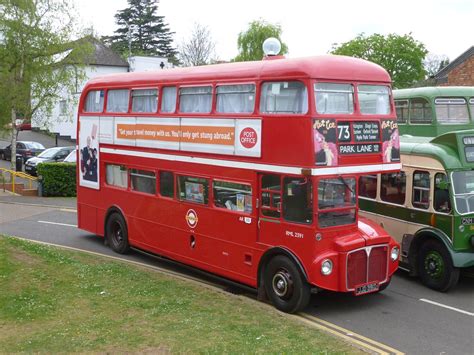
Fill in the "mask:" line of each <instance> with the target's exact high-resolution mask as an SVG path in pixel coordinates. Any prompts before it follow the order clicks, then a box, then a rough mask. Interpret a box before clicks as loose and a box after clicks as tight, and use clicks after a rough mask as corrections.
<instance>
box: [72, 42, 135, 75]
mask: <svg viewBox="0 0 474 355" xmlns="http://www.w3.org/2000/svg"><path fill="white" fill-rule="evenodd" d="M77 42H87V43H89V44H90V45H92V51H91V53H90V54H89V55H88V56H87V58H86V64H87V65H102V66H110V67H126V68H128V67H129V64H128V62H127V61H126V60H125V59H123V58H122V57H120V55H119V54H117V53H116V52H114V51H113V50H112V49H111V48H109V47H107V46H106V45H105V44H104V43H102V42H101V41H99V40H98V39H96V38H94V37H91V36H87V37H83V38H81V39H79V40H77ZM68 57H70V55H68V56H67V57H66V61H67V59H68ZM72 61H74V59H72Z"/></svg>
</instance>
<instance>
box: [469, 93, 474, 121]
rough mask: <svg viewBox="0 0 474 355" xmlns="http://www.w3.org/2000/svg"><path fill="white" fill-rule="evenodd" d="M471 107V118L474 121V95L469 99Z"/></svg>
mask: <svg viewBox="0 0 474 355" xmlns="http://www.w3.org/2000/svg"><path fill="white" fill-rule="evenodd" d="M469 107H470V108H471V120H472V121H474V97H471V98H470V99H469Z"/></svg>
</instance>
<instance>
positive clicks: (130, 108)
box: [129, 86, 161, 116]
mask: <svg viewBox="0 0 474 355" xmlns="http://www.w3.org/2000/svg"><path fill="white" fill-rule="evenodd" d="M136 90H156V111H153V112H135V111H133V92H134V91H136ZM160 98H161V90H160V88H159V87H158V86H144V87H132V88H130V105H129V106H130V107H129V113H130V114H132V115H138V116H146V115H156V114H158V113H159V110H160Z"/></svg>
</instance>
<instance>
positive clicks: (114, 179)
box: [105, 164, 128, 189]
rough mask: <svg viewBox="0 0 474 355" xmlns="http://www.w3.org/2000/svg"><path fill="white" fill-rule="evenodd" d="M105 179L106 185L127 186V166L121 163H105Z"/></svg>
mask: <svg viewBox="0 0 474 355" xmlns="http://www.w3.org/2000/svg"><path fill="white" fill-rule="evenodd" d="M105 181H106V183H107V185H111V186H117V187H122V188H125V189H126V188H127V187H128V173H127V168H126V167H125V166H123V165H113V164H106V165H105Z"/></svg>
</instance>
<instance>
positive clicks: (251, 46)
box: [234, 20, 288, 62]
mask: <svg viewBox="0 0 474 355" xmlns="http://www.w3.org/2000/svg"><path fill="white" fill-rule="evenodd" d="M281 32H282V30H281V27H280V25H272V24H270V23H267V22H265V21H264V20H257V21H253V22H251V23H250V24H249V28H248V30H247V31H245V32H240V33H239V37H238V39H237V46H238V48H239V54H238V55H237V57H235V58H234V61H235V62H244V61H250V60H261V59H262V58H263V57H264V53H263V49H262V45H263V42H264V41H265V40H266V39H267V38H270V37H275V38H276V39H278V40H279V41H280V43H281V53H280V54H282V55H283V54H287V53H288V46H287V45H286V44H285V43H283V42H282V41H281V38H280V37H281Z"/></svg>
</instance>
